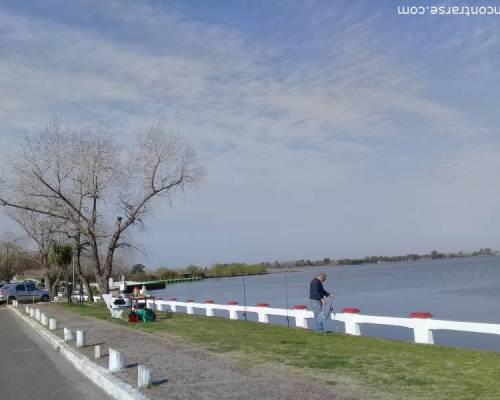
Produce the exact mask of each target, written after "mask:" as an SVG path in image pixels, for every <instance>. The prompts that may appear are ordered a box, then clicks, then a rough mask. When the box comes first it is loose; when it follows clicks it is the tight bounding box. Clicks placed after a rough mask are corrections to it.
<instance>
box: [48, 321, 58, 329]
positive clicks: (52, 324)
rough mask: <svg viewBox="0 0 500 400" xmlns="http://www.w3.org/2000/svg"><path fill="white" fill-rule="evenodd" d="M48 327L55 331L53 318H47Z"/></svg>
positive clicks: (55, 325)
mask: <svg viewBox="0 0 500 400" xmlns="http://www.w3.org/2000/svg"><path fill="white" fill-rule="evenodd" d="M49 329H50V330H51V331H55V330H56V329H57V321H56V320H55V319H54V318H49Z"/></svg>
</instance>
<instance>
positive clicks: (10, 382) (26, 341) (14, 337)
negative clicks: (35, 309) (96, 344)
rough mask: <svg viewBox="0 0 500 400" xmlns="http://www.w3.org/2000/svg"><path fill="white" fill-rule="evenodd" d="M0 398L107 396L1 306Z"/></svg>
mask: <svg viewBox="0 0 500 400" xmlns="http://www.w3.org/2000/svg"><path fill="white" fill-rule="evenodd" d="M0 399H2V400H24V399H33V400H49V399H50V400H69V399H71V400H108V399H109V397H108V396H107V395H106V394H104V393H103V392H102V391H101V390H100V389H98V388H97V387H96V386H94V385H93V384H92V383H91V382H90V381H88V380H87V379H86V378H84V377H83V376H82V375H81V374H80V373H79V372H78V371H77V370H76V369H74V368H73V367H72V366H71V365H70V364H69V363H68V362H66V361H65V360H64V359H63V358H62V357H61V355H60V354H58V353H57V352H55V351H54V350H53V349H52V348H49V347H48V346H47V344H46V342H44V341H43V340H42V339H41V338H40V336H39V335H38V334H36V333H35V332H33V330H31V328H30V327H28V326H27V325H26V324H25V323H23V322H22V321H20V320H19V319H18V318H17V317H16V316H15V315H14V314H13V312H12V311H9V310H8V309H7V308H6V307H5V306H0Z"/></svg>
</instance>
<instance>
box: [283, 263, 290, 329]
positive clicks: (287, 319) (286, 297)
mask: <svg viewBox="0 0 500 400" xmlns="http://www.w3.org/2000/svg"><path fill="white" fill-rule="evenodd" d="M287 272H288V271H287V268H286V267H285V274H284V275H283V276H284V278H285V279H284V281H285V302H286V323H287V325H288V327H289V328H290V315H289V310H288V280H287Z"/></svg>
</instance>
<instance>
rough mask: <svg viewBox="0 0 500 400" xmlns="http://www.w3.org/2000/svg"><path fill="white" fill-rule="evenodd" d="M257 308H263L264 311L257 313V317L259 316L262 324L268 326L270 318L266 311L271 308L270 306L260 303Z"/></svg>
mask: <svg viewBox="0 0 500 400" xmlns="http://www.w3.org/2000/svg"><path fill="white" fill-rule="evenodd" d="M257 307H262V309H263V310H262V311H257V315H258V316H259V322H262V323H263V324H268V323H269V317H268V315H267V313H266V311H265V309H266V308H268V307H269V304H267V303H259V304H257Z"/></svg>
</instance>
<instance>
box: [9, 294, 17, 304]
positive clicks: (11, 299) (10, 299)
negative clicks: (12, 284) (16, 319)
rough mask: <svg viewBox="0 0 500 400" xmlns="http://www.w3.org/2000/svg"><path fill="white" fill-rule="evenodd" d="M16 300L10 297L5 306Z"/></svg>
mask: <svg viewBox="0 0 500 400" xmlns="http://www.w3.org/2000/svg"><path fill="white" fill-rule="evenodd" d="M15 299H16V298H15V297H14V296H10V297H9V298H8V299H7V304H12V301H13V300H15Z"/></svg>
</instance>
